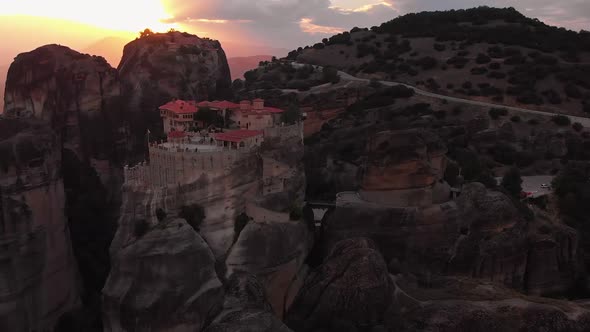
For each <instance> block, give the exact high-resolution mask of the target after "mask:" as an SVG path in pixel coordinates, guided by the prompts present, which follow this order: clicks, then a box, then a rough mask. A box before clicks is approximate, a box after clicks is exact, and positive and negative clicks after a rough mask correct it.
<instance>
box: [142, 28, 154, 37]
mask: <svg viewBox="0 0 590 332" xmlns="http://www.w3.org/2000/svg"><path fill="white" fill-rule="evenodd" d="M153 34H154V32H153V31H152V30H150V29H147V28H146V29H145V30H143V31H140V32H139V38H144V37H149V36H151V35H153Z"/></svg>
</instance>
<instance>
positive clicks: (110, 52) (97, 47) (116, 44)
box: [82, 37, 131, 68]
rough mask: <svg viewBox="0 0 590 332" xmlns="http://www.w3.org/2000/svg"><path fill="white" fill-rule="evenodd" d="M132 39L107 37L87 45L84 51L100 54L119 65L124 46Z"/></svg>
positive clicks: (110, 62)
mask: <svg viewBox="0 0 590 332" xmlns="http://www.w3.org/2000/svg"><path fill="white" fill-rule="evenodd" d="M130 41H131V40H129V39H126V38H122V37H106V38H103V39H101V40H99V41H97V42H96V43H94V44H92V45H90V46H88V47H86V48H85V49H83V50H82V53H88V54H94V55H100V56H102V57H104V58H105V59H106V60H107V62H108V63H109V64H110V65H111V66H113V67H115V68H116V67H117V66H118V65H119V62H120V61H121V56H122V55H123V47H125V45H126V44H127V43H129V42H130Z"/></svg>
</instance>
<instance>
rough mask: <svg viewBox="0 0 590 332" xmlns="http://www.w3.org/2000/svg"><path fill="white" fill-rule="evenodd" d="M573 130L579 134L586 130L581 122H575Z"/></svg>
mask: <svg viewBox="0 0 590 332" xmlns="http://www.w3.org/2000/svg"><path fill="white" fill-rule="evenodd" d="M572 128H573V129H574V130H575V131H577V132H580V131H582V130H584V126H582V124H581V123H579V122H574V124H573V125H572Z"/></svg>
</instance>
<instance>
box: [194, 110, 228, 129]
mask: <svg viewBox="0 0 590 332" xmlns="http://www.w3.org/2000/svg"><path fill="white" fill-rule="evenodd" d="M193 119H194V120H195V121H200V122H202V123H203V125H204V126H205V127H208V126H210V125H214V126H216V127H223V116H221V115H220V114H219V113H218V112H217V111H214V110H212V109H210V108H208V107H203V108H199V111H198V112H197V113H195V115H194V117H193Z"/></svg>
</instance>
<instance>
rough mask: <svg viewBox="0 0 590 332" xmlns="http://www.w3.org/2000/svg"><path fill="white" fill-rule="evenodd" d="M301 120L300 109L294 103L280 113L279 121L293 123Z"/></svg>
mask: <svg viewBox="0 0 590 332" xmlns="http://www.w3.org/2000/svg"><path fill="white" fill-rule="evenodd" d="M300 120H301V111H300V110H299V106H297V105H296V104H291V105H289V108H287V110H286V111H285V112H283V114H281V122H284V123H286V124H289V125H291V124H295V123H297V122H299V121H300Z"/></svg>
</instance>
